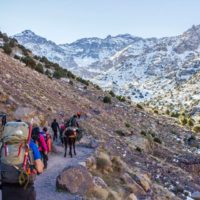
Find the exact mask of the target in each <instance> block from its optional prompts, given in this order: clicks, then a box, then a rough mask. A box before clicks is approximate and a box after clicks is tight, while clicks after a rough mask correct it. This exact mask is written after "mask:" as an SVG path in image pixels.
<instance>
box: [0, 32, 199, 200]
mask: <svg viewBox="0 0 200 200" xmlns="http://www.w3.org/2000/svg"><path fill="white" fill-rule="evenodd" d="M0 38H1V34H0ZM5 44H6V45H8V44H9V45H10V48H11V51H8V48H5V47H6V45H5ZM17 47H18V48H22V47H21V46H19V45H18V44H17V43H16V41H14V44H13V40H10V41H9V39H8V38H6V39H5V40H4V47H3V48H0V112H5V113H7V114H8V120H13V119H16V117H20V118H21V119H22V120H27V119H29V118H33V119H34V122H35V121H37V123H38V124H41V125H42V126H43V125H45V126H46V125H47V124H50V123H51V121H52V119H54V118H57V119H58V121H59V122H61V120H62V116H64V117H66V118H69V117H70V116H71V115H73V114H74V113H75V112H77V111H81V113H82V117H81V119H80V121H79V123H80V125H81V127H82V128H83V131H84V132H83V133H84V136H83V140H82V141H81V143H80V144H79V145H83V146H84V147H87V148H91V147H93V146H95V149H94V150H93V155H92V157H90V159H88V160H87V161H83V162H82V163H81V164H82V165H84V166H86V167H87V170H88V171H89V172H90V176H91V177H92V178H93V181H94V185H93V186H91V188H90V190H89V191H88V193H87V194H85V195H83V194H80V195H83V198H86V199H99V200H100V199H102V200H103V199H115V200H123V199H155V200H158V199H162V200H180V199H191V197H192V196H194V195H195V194H196V193H194V192H198V191H200V182H199V170H200V169H199V145H200V141H199V139H198V135H197V136H196V137H194V136H192V135H191V131H190V130H188V129H186V127H180V125H179V124H178V123H177V121H175V119H173V118H169V117H167V116H160V115H157V114H155V113H152V112H146V111H144V110H143V109H142V108H141V107H140V108H139V107H137V106H134V105H131V104H130V102H127V101H125V102H121V101H119V100H118V99H117V98H116V97H111V96H109V94H108V93H107V92H104V91H102V90H101V89H99V88H98V87H95V85H93V84H92V83H89V84H87V85H85V84H84V83H82V82H80V81H78V80H79V79H77V78H75V77H73V76H72V77H68V79H66V78H61V79H56V78H54V77H51V76H47V75H45V74H43V73H42V72H41V71H40V73H39V72H37V68H34V67H33V66H34V65H33V64H32V62H29V63H26V64H25V63H24V62H23V60H22V59H19V57H16V56H13V53H14V52H15V50H16V48H17ZM23 49H24V48H23ZM18 51H19V49H18ZM5 53H6V54H9V55H6V54H5ZM27 54H28V56H29V60H30V58H32V59H33V60H35V62H38V63H40V64H41V65H44V66H46V65H45V64H44V63H43V62H42V61H41V60H36V58H37V57H35V56H33V55H32V53H31V52H28V53H27V51H24V55H22V56H23V57H25V56H26V55H27ZM42 60H45V59H42ZM45 62H46V63H48V64H49V63H50V62H49V61H48V62H47V60H46V61H45ZM50 64H51V63H50ZM44 68H46V67H44ZM196 79H198V76H197V77H196ZM196 79H195V80H196ZM195 80H194V81H195ZM190 84H192V82H191V83H190ZM196 86H197V85H196ZM105 97H107V98H108V97H110V102H109V103H105V101H104V99H105ZM18 119H19V118H18ZM49 130H50V128H49ZM191 136H192V137H191ZM59 148H62V147H61V146H60V147H59ZM60 153H61V152H59V153H58V154H56V153H55V154H54V156H57V157H59V159H61V156H63V155H61V154H60ZM50 156H51V155H50ZM77 157H79V155H77ZM63 159H65V158H63ZM67 159H70V158H67ZM73 159H76V157H74V158H73ZM50 160H51V159H50ZM68 161H69V160H68ZM73 163H74V162H73V160H72V161H71V164H72V167H73ZM52 171H53V170H52ZM45 173H49V171H48V169H47V171H46V172H45ZM73 173H75V171H73ZM78 175H79V176H80V173H79V174H78ZM78 175H77V177H79V176H78ZM40 176H43V175H42V174H41V175H40ZM55 176H56V173H54V172H53V173H52V174H48V177H50V178H51V181H54V180H56V177H55ZM75 177H76V175H75ZM81 177H82V176H81ZM82 179H83V177H82V178H81V180H82ZM43 180H44V181H45V182H44V185H46V179H43ZM76 180H77V179H76ZM81 180H80V181H81ZM71 181H74V180H71ZM73 183H74V182H73ZM52 185H56V183H55V184H52ZM76 186H77V185H75V186H74V187H76ZM45 187H46V186H45ZM77 187H83V190H84V191H85V185H82V186H80V184H78V186H77ZM36 190H37V185H36ZM45 191H46V190H45ZM52 191H55V193H56V195H58V196H59V194H60V193H61V192H60V191H59V192H58V191H57V190H54V189H52ZM193 193H194V194H193ZM70 195H71V196H70V198H71V197H72V198H73V199H75V198H77V193H75V195H74V194H70ZM86 195H89V196H87V197H86Z"/></svg>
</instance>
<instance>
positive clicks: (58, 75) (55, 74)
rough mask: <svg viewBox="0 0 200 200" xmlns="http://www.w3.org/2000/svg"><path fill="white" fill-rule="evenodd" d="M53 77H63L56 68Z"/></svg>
mask: <svg viewBox="0 0 200 200" xmlns="http://www.w3.org/2000/svg"><path fill="white" fill-rule="evenodd" d="M53 77H54V78H56V79H60V78H62V77H63V74H62V72H61V71H59V70H56V71H54V73H53Z"/></svg>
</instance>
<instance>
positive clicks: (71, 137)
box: [63, 127, 77, 158]
mask: <svg viewBox="0 0 200 200" xmlns="http://www.w3.org/2000/svg"><path fill="white" fill-rule="evenodd" d="M76 134H77V133H76V129H74V128H69V127H68V128H66V129H65V131H64V137H63V141H64V148H65V153H64V157H66V156H67V146H68V145H69V155H70V156H71V158H72V147H73V151H74V155H76V148H75V143H76Z"/></svg>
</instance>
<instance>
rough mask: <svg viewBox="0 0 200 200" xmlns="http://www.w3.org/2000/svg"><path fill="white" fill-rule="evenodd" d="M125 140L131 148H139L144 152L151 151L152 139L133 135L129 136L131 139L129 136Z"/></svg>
mask: <svg viewBox="0 0 200 200" xmlns="http://www.w3.org/2000/svg"><path fill="white" fill-rule="evenodd" d="M127 142H128V144H129V147H130V148H131V149H136V148H139V149H141V150H142V151H143V152H146V153H148V152H150V151H152V148H153V141H151V140H149V139H147V138H145V137H139V136H135V135H133V136H131V139H130V138H129V139H127Z"/></svg>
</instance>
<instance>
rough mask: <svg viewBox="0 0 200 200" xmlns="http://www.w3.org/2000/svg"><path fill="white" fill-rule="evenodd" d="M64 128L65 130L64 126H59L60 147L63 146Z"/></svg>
mask: <svg viewBox="0 0 200 200" xmlns="http://www.w3.org/2000/svg"><path fill="white" fill-rule="evenodd" d="M65 128H66V127H65V124H64V123H62V124H61V125H60V141H61V143H62V145H63V144H64V140H63V132H64V130H65Z"/></svg>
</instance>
